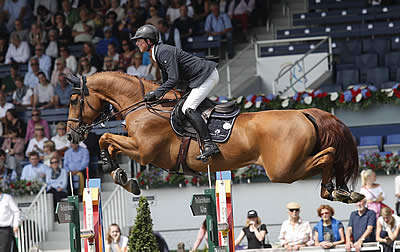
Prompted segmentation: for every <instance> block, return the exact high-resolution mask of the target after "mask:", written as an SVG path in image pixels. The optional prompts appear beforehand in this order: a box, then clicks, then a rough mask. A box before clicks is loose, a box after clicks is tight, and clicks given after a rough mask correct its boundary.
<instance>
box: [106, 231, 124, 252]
mask: <svg viewBox="0 0 400 252" xmlns="http://www.w3.org/2000/svg"><path fill="white" fill-rule="evenodd" d="M104 247H105V251H106V252H113V251H124V252H126V251H128V237H126V236H124V235H122V234H121V229H120V228H119V226H118V225H117V224H111V225H110V227H109V228H108V231H107V234H106V239H105V246H104Z"/></svg>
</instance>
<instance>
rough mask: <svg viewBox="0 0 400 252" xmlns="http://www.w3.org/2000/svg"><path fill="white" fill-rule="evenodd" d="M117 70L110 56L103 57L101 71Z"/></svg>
mask: <svg viewBox="0 0 400 252" xmlns="http://www.w3.org/2000/svg"><path fill="white" fill-rule="evenodd" d="M117 69H118V68H117V67H116V66H115V65H114V61H113V59H112V58H111V57H110V56H105V57H104V65H103V71H116V70H117Z"/></svg>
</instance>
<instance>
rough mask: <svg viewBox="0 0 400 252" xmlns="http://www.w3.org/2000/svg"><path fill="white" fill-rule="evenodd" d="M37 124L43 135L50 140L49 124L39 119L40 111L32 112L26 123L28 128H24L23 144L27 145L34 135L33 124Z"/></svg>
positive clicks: (34, 110)
mask: <svg viewBox="0 0 400 252" xmlns="http://www.w3.org/2000/svg"><path fill="white" fill-rule="evenodd" d="M36 123H39V124H40V125H42V126H43V128H44V135H45V136H46V137H47V138H50V130H49V124H48V122H47V121H46V120H44V119H42V118H40V110H38V109H33V110H32V119H31V120H29V121H28V126H27V128H26V135H25V143H27V142H28V141H29V140H30V139H31V138H32V137H33V136H34V134H35V124H36Z"/></svg>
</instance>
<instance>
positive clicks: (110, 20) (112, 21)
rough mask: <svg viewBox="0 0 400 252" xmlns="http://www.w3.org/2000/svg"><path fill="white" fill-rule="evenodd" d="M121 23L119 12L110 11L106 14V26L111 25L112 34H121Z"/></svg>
mask: <svg viewBox="0 0 400 252" xmlns="http://www.w3.org/2000/svg"><path fill="white" fill-rule="evenodd" d="M119 24H120V23H119V22H117V13H115V12H114V11H110V12H109V13H108V14H107V15H106V19H105V22H104V26H108V27H111V30H112V36H113V37H115V38H118V37H119V34H118V33H119V31H118V27H119Z"/></svg>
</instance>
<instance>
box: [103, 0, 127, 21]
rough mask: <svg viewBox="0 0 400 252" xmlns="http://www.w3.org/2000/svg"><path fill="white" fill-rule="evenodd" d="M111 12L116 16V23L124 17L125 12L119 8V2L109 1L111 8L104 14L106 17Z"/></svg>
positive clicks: (117, 0)
mask: <svg viewBox="0 0 400 252" xmlns="http://www.w3.org/2000/svg"><path fill="white" fill-rule="evenodd" d="M111 11H113V12H115V13H116V14H117V21H118V22H120V21H122V19H123V18H124V16H125V10H124V8H122V7H121V6H120V1H119V0H111V8H109V9H108V10H107V12H106V15H107V14H108V13H110V12H111Z"/></svg>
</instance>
